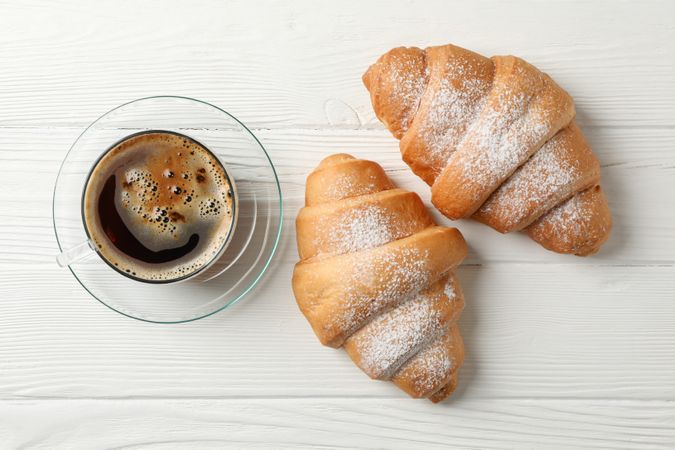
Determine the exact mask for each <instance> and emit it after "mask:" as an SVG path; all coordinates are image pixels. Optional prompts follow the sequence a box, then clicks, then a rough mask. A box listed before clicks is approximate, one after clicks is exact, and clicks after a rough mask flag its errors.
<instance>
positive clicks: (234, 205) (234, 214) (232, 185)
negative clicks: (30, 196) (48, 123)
mask: <svg viewBox="0 0 675 450" xmlns="http://www.w3.org/2000/svg"><path fill="white" fill-rule="evenodd" d="M151 133H168V134H173V135H176V136H180V137H182V138H187V139H190V140H191V141H192V142H194V143H196V144H197V145H199V146H200V147H201V148H202V149H203V150H205V151H206V152H207V153H208V154H209V155H210V156H212V157H213V158H214V159H215V160H216V162H217V163H218V165H219V166H220V168H221V169H223V173H224V174H225V178H226V179H227V182H228V184H229V185H230V189H232V190H233V191H234V192H235V194H234V201H233V202H232V218H233V223H232V225H231V226H230V229H229V230H228V232H227V236H226V238H225V240H224V241H223V243H222V244H221V246H220V248H219V249H218V253H216V254H215V255H214V256H213V258H211V259H209V260H208V261H207V262H206V263H205V264H203V265H202V266H201V267H200V268H199V269H197V270H196V271H194V272H192V273H189V274H187V275H183V276H180V277H178V278H172V279H170V280H149V279H146V278H140V277H138V276H135V275H132V274H130V273H127V272H125V271H123V270H122V269H120V268H119V267H115V265H114V264H113V263H112V262H111V261H109V260H108V259H107V258H106V257H105V256H103V255H102V254H101V253H100V252H99V251H98V250H96V249H94V250H95V251H96V253H98V256H99V257H100V258H101V259H102V260H103V262H104V263H106V264H107V265H108V266H110V267H111V268H112V269H114V270H115V271H116V272H117V273H119V274H120V275H124V276H125V277H127V278H131V279H132V280H134V281H140V282H141V283H148V284H171V283H180V282H181V281H186V280H189V279H190V278H193V277H195V276H197V275H198V274H200V273H202V272H204V271H205V270H206V269H208V268H209V267H211V266H212V265H213V263H215V262H216V261H217V260H218V258H220V257H221V256H223V253H224V252H225V250H226V249H227V246H228V245H229V244H230V240H231V239H232V236H233V235H234V231H235V228H236V225H237V224H236V220H237V214H238V212H239V210H238V206H237V198H236V187H235V183H234V180H233V179H232V178H231V176H230V173H229V171H228V170H227V169H226V168H225V163H223V162H222V161H221V160H220V158H219V157H218V155H216V154H215V153H213V152H212V151H211V150H210V149H209V148H208V147H207V146H206V145H204V144H202V143H201V142H199V141H198V140H197V139H195V138H193V137H190V136H188V135H186V134H181V133H178V132H176V131H170V130H155V129H152V130H145V131H138V132H136V133H132V134H130V135H128V136H126V137H123V138H122V139H120V140H118V141H117V142H115V143H114V144H112V145H111V146H109V147H108V148H107V149H106V150H105V151H104V152H103V153H101V155H100V156H99V157H98V158H97V159H96V161H94V164H93V165H92V166H91V169H89V174H87V180H86V181H85V182H84V186H83V187H82V201H81V204H80V211H81V212H80V214H81V215H82V226H83V227H84V232H85V233H86V235H87V239H88V240H89V241H92V237H91V233H90V232H89V227H88V226H87V221H86V220H85V218H84V216H85V213H84V210H85V207H84V196H85V194H86V192H87V187H88V186H89V181H90V180H91V176H92V175H93V174H94V170H96V167H97V166H98V164H99V163H100V162H101V160H103V158H105V156H106V155H107V154H108V153H109V152H110V151H111V150H112V149H114V148H115V147H117V146H118V145H120V144H121V143H122V142H125V141H127V140H129V139H132V138H134V137H138V136H142V135H144V134H151ZM75 142H77V141H75ZM66 157H68V155H66ZM64 159H65V158H64ZM68 267H70V266H68Z"/></svg>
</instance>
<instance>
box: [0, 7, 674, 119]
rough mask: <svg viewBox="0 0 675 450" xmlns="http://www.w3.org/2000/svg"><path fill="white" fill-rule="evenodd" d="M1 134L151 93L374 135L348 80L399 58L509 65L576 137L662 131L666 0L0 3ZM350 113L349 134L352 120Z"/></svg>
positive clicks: (668, 58) (669, 92) (666, 99)
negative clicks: (521, 65) (542, 75)
mask: <svg viewBox="0 0 675 450" xmlns="http://www.w3.org/2000/svg"><path fill="white" fill-rule="evenodd" d="M0 9H1V10H2V14H1V15H0V29H2V30H3V31H2V37H3V39H2V44H3V45H2V46H0V59H1V60H2V61H3V64H2V65H1V66H0V98H1V99H2V102H0V125H34V126H43V125H45V124H47V123H48V124H50V125H77V126H84V125H86V124H88V123H90V122H91V120H92V118H94V117H97V116H98V115H100V114H102V113H103V112H105V111H106V110H108V109H110V108H111V107H113V106H116V105H118V104H121V103H124V102H126V101H129V100H132V99H135V98H138V97H144V96H148V95H157V94H179V95H187V96H193V97H197V98H203V99H205V100H210V101H212V102H214V103H216V104H219V105H220V106H222V107H224V108H225V109H228V110H230V112H232V113H234V114H235V115H236V116H238V117H240V118H241V119H242V120H244V121H245V122H247V123H248V124H250V125H252V126H254V127H288V126H291V127H296V126H298V125H303V126H324V125H327V124H329V121H328V117H327V114H328V115H329V116H330V118H331V119H332V120H331V121H330V122H331V123H332V124H337V125H340V126H343V127H349V128H354V127H358V126H360V125H359V124H360V123H362V124H363V125H365V126H368V127H372V126H377V127H379V124H378V123H377V121H376V120H375V119H374V116H373V113H372V111H371V107H370V104H369V99H368V95H367V93H366V90H365V88H364V87H363V86H362V84H361V79H360V77H361V75H362V74H363V72H364V71H365V70H366V68H367V67H368V66H369V65H370V64H372V63H373V62H374V61H375V59H376V58H377V57H378V56H379V55H380V54H382V53H384V52H385V51H387V50H389V49H390V48H392V47H395V46H399V45H418V46H425V45H431V44H445V43H448V42H453V43H456V44H458V45H461V46H464V47H466V48H469V49H473V50H475V51H478V52H481V53H484V54H487V55H493V54H516V55H519V56H521V57H524V58H526V59H528V60H529V61H530V62H532V63H534V64H536V65H537V66H539V67H540V68H541V69H543V70H545V71H547V72H549V73H550V74H551V75H553V76H554V78H555V79H556V80H557V81H558V82H559V83H560V84H561V85H562V86H563V87H565V88H566V89H567V90H569V92H570V93H571V94H572V96H573V97H574V98H575V100H576V102H577V107H578V110H579V116H580V121H581V124H582V125H602V126H630V127H635V126H638V125H640V126H668V127H672V126H673V124H674V123H673V118H674V117H675V103H673V102H672V99H673V98H674V97H675V85H674V84H673V83H672V74H673V70H674V69H675V48H674V47H673V45H672V42H674V41H675V29H673V27H672V25H671V24H669V23H668V21H667V18H670V17H673V15H674V13H675V5H673V3H672V2H668V1H665V0H664V1H645V2H640V3H639V5H638V4H636V3H632V2H616V1H612V0H600V1H593V2H587V1H583V0H576V1H551V2H531V1H526V0H517V1H511V2H499V1H496V0H479V1H471V2H446V1H442V0H434V1H424V2H419V3H417V2H390V1H386V0H377V1H369V2H368V4H367V5H364V4H362V2H358V1H353V0H352V1H349V2H331V3H329V4H325V3H324V2H311V1H298V2H283V1H266V2H262V3H260V4H259V6H257V7H252V6H251V5H250V2H247V1H244V0H238V1H228V2H226V3H221V2H215V1H204V0H202V1H192V2H178V1H174V2H170V3H167V2H165V1H161V0H153V1H149V2H143V4H142V5H139V4H138V3H137V2H134V1H129V0H126V1H116V2H103V3H101V4H99V3H98V2H97V3H89V2H84V1H81V0H71V1H60V2H58V5H55V4H53V3H50V2H46V1H39V2H11V1H3V2H2V4H1V5H0ZM355 113H356V115H357V117H358V120H354V117H355Z"/></svg>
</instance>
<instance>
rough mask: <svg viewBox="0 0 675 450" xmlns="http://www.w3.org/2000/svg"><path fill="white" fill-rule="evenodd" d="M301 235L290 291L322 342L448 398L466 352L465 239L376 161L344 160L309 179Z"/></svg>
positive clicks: (412, 388) (375, 373)
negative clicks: (461, 276)
mask: <svg viewBox="0 0 675 450" xmlns="http://www.w3.org/2000/svg"><path fill="white" fill-rule="evenodd" d="M296 229H297V241H298V253H299V255H300V262H299V263H298V264H296V266H295V270H294V272H293V292H294V294H295V298H296V301H297V303H298V306H299V308H300V310H301V311H302V313H303V314H304V315H305V317H306V318H307V320H308V321H309V323H310V325H311V326H312V329H313V330H314V332H315V334H316V335H317V337H318V338H319V340H320V341H321V343H322V344H324V345H328V346H331V347H341V346H344V347H345V349H346V351H347V353H348V354H349V356H350V357H351V358H352V360H353V361H354V363H355V364H356V365H357V366H358V367H360V368H361V369H362V370H363V371H364V372H365V373H366V374H368V375H369V376H370V377H372V378H375V379H383V380H388V379H391V380H393V381H394V382H395V383H396V384H397V385H398V386H399V387H401V389H403V390H404V391H406V392H408V393H409V394H410V395H411V396H413V397H430V398H431V397H432V396H433V395H435V397H434V399H436V400H438V399H440V398H441V397H443V398H444V397H445V396H448V395H450V393H451V392H452V390H453V389H454V386H455V384H456V380H457V371H458V369H459V367H460V366H461V363H462V358H463V352H464V350H463V346H462V342H461V337H459V330H458V329H457V326H456V324H455V322H456V320H457V318H458V317H459V314H460V312H461V310H462V308H463V307H464V297H463V295H462V292H461V289H460V287H459V283H458V282H457V279H456V277H455V275H454V274H453V273H452V272H453V270H454V269H455V267H457V265H458V264H459V263H460V262H461V261H462V259H464V257H465V256H466V253H467V247H466V243H465V242H464V239H463V238H462V235H461V233H460V232H459V231H458V230H457V229H454V228H446V227H440V226H437V225H435V223H434V221H433V219H432V218H431V216H430V215H429V213H428V211H427V210H426V208H425V207H424V204H423V203H422V201H421V199H420V198H419V196H418V195H417V194H415V193H412V192H408V191H405V190H402V189H397V188H396V187H395V186H394V185H393V183H392V182H391V181H390V180H389V178H388V177H387V176H386V174H385V173H384V171H383V170H382V168H381V167H380V166H379V165H377V164H376V163H373V162H371V161H363V160H358V159H354V158H353V157H351V156H349V155H345V154H339V155H333V156H330V157H328V158H326V159H324V160H323V161H322V162H321V163H320V164H319V166H318V167H317V169H316V170H315V171H314V172H312V173H311V174H310V175H309V177H308V181H307V193H306V206H305V207H304V208H302V210H301V211H300V212H299V214H298V217H297V220H296ZM441 391H442V394H439V392H441Z"/></svg>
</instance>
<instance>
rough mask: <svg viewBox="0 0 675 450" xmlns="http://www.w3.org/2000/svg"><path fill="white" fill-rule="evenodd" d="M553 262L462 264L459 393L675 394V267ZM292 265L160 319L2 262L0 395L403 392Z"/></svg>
mask: <svg viewBox="0 0 675 450" xmlns="http://www.w3.org/2000/svg"><path fill="white" fill-rule="evenodd" d="M286 251H288V249H287V250H286ZM554 267H555V268H554V269H552V268H551V267H550V266H545V265H544V266H539V265H530V264H528V265H520V264H493V265H485V266H468V267H467V266H464V267H461V268H460V270H459V277H460V280H461V282H462V287H463V289H464V291H465V296H466V298H467V305H466V308H465V311H464V313H463V315H462V318H461V322H460V326H461V329H462V334H463V336H464V340H465V344H466V348H467V359H466V362H465V364H464V366H463V368H462V376H461V380H460V385H459V387H458V392H457V393H456V394H455V395H456V396H457V397H459V398H468V399H474V398H481V399H513V398H527V399H542V398H543V399H546V398H556V399H569V398H579V399H633V400H647V399H649V400H671V401H675V378H674V377H673V376H672V374H673V373H675V346H673V342H675V316H674V315H673V314H672V311H673V292H675V268H673V267H613V268H611V270H608V269H607V267H604V266H578V265H556V266H554ZM291 271H292V266H291V264H289V263H284V262H281V261H277V264H276V267H275V268H274V269H273V270H272V271H271V273H269V274H268V276H267V277H266V278H265V281H264V283H263V285H262V286H260V287H259V288H258V289H256V290H255V292H254V293H253V294H252V295H251V297H250V298H248V299H247V300H246V301H244V302H242V303H240V304H238V305H236V306H235V307H233V308H232V310H230V311H225V312H223V313H220V314H217V315H215V316H213V317H211V318H207V319H203V320H201V321H198V322H195V323H189V324H183V325H180V326H161V325H148V324H145V323H142V322H137V321H133V320H129V319H127V318H124V317H122V316H119V315H117V314H115V313H113V312H111V311H109V310H107V309H106V308H104V307H103V306H102V305H100V304H99V303H97V302H96V301H95V300H93V299H92V298H90V297H89V296H88V295H87V294H86V293H85V292H83V291H82V290H81V289H80V288H79V286H78V285H77V283H76V281H75V280H74V279H72V277H70V276H69V274H68V273H67V272H64V271H63V269H59V268H57V267H56V266H55V265H54V264H41V263H40V264H38V263H36V264H33V265H32V270H30V271H29V270H26V269H25V268H23V267H17V268H12V267H11V266H2V275H1V276H0V286H1V287H2V288H1V289H2V292H3V297H4V298H3V299H2V303H1V306H0V342H2V343H3V345H2V346H0V361H2V363H0V364H2V370H0V399H17V398H54V397H56V398H125V397H153V396H160V397H181V398H182V397H216V398H225V397H246V398H265V397H277V396H283V397H297V396H332V397H342V396H344V397H372V396H376V397H391V398H397V399H399V400H401V401H405V400H406V399H405V395H404V394H402V393H401V392H400V391H398V390H397V389H396V388H395V387H394V386H392V385H390V383H384V382H375V381H371V380H369V379H368V378H367V377H366V376H365V375H364V374H362V373H361V372H360V371H359V370H358V369H357V368H355V367H354V366H353V365H352V364H351V362H350V361H349V358H348V357H347V356H346V354H345V353H344V352H342V351H337V350H333V349H330V348H325V347H322V346H321V345H320V344H319V343H318V341H317V339H316V337H315V336H314V335H313V334H312V332H311V329H310V327H309V325H308V324H307V323H306V321H305V320H304V318H303V317H302V315H301V314H300V313H299V312H298V310H297V306H296V305H295V301H294V300H293V296H292V293H291V289H290V286H289V284H290V283H289V282H288V280H289V279H290V275H291ZM36 274H39V280H35V276H36ZM32 286H35V287H32ZM46 286H49V288H48V292H49V295H46V292H47V288H46ZM355 401H356V400H355ZM403 404H404V403H403Z"/></svg>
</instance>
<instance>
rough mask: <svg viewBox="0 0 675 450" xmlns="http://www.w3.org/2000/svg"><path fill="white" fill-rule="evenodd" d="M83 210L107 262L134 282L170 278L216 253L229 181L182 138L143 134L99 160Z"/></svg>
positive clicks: (228, 220)
mask: <svg viewBox="0 0 675 450" xmlns="http://www.w3.org/2000/svg"><path fill="white" fill-rule="evenodd" d="M83 207H84V219H85V225H86V227H87V231H88V233H89V235H90V237H91V238H92V240H93V241H94V242H95V243H96V245H97V247H98V248H99V251H100V253H101V256H103V258H104V259H106V260H107V261H108V262H109V263H111V264H112V265H113V266H115V267H116V268H118V270H120V271H122V272H124V273H127V274H132V275H133V274H135V275H133V276H134V277H136V278H139V279H143V280H154V281H171V280H175V279H178V278H182V277H185V276H189V275H190V274H192V273H194V272H196V271H198V270H200V269H201V268H202V267H203V266H205V265H207V264H208V263H209V262H210V261H211V259H212V258H213V255H216V254H218V253H219V251H220V249H221V248H222V247H223V245H224V244H225V242H226V241H227V239H228V237H229V235H230V233H231V230H232V228H233V222H234V208H235V203H234V198H233V195H232V185H231V182H230V179H229V177H228V175H227V173H226V172H225V169H224V168H223V166H222V165H221V164H220V162H219V161H218V160H217V159H216V158H215V156H214V155H213V154H212V153H211V152H210V151H208V150H207V149H206V148H205V147H203V146H202V145H201V144H199V143H198V142H196V141H194V140H192V139H190V138H188V137H186V136H183V135H179V134H175V133H169V132H147V133H141V134H137V135H133V136H130V137H129V138H127V139H125V140H123V141H121V142H120V143H118V144H117V145H115V146H114V147H113V148H112V149H111V150H109V151H108V152H107V153H106V154H105V155H104V156H103V157H102V158H101V159H100V160H99V162H98V163H97V165H96V166H95V168H94V169H93V171H92V173H91V175H90V176H89V180H88V182H87V186H86V189H85V197H84V203H83Z"/></svg>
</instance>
